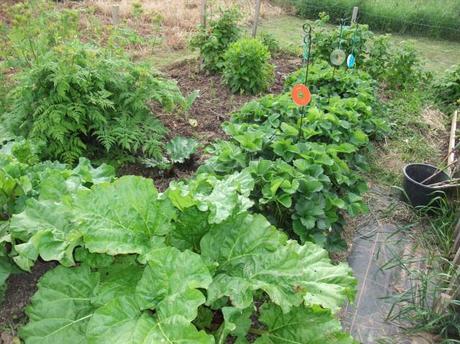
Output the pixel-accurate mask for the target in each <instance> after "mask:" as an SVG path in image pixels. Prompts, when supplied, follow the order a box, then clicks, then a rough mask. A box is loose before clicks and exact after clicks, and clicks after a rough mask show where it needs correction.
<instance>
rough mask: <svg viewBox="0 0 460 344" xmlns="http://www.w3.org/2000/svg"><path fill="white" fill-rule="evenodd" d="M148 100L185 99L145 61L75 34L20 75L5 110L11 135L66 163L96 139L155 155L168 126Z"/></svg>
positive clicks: (103, 144) (176, 101) (174, 101)
mask: <svg viewBox="0 0 460 344" xmlns="http://www.w3.org/2000/svg"><path fill="white" fill-rule="evenodd" d="M148 101H156V102H158V103H160V104H161V105H162V106H164V107H165V108H167V109H172V108H173V107H174V106H175V105H176V104H179V103H183V102H184V98H183V97H182V95H181V93H180V91H179V89H178V88H177V86H176V85H175V84H174V83H172V82H170V81H167V80H164V79H162V78H160V77H159V76H157V75H155V74H154V73H152V71H151V70H150V69H149V68H148V67H147V66H145V65H138V64H134V63H132V62H130V61H129V60H128V59H125V58H123V57H117V56H113V55H111V54H110V53H107V52H105V51H103V50H100V49H96V48H94V47H91V46H88V45H83V44H81V43H80V42H77V41H76V42H71V43H68V44H66V45H63V46H57V47H55V48H54V49H52V50H51V51H49V52H48V53H46V54H44V55H43V56H40V57H39V58H38V59H37V61H36V62H35V63H34V64H33V65H32V66H31V68H29V69H26V70H25V71H24V72H23V73H21V74H20V76H19V79H18V85H17V87H16V88H15V89H14V91H13V94H12V106H11V108H12V110H11V112H10V113H9V114H8V116H9V119H10V120H12V121H13V124H12V125H13V129H14V131H15V133H16V134H20V135H22V136H24V137H27V138H30V139H33V140H36V141H39V142H41V143H43V144H44V145H43V151H42V152H41V155H42V156H43V157H45V158H53V159H62V160H63V161H65V162H69V163H71V162H74V161H75V160H77V159H78V157H80V156H83V155H86V153H87V152H88V149H89V148H90V147H93V146H94V144H95V143H96V145H95V146H96V147H98V146H99V147H104V148H105V149H106V150H107V151H110V150H117V149H118V150H121V151H124V152H128V153H137V152H142V153H144V154H145V155H146V156H152V157H155V156H159V155H161V140H162V138H163V135H164V134H165V132H166V129H165V128H164V126H163V125H162V124H161V123H160V121H159V120H157V119H156V118H155V117H154V116H153V114H152V112H151V110H150V108H149V106H148V104H147V102H148Z"/></svg>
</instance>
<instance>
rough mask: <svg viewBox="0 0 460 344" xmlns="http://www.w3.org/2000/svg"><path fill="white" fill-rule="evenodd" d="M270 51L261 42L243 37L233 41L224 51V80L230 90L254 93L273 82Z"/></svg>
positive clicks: (266, 87) (263, 89)
mask: <svg viewBox="0 0 460 344" xmlns="http://www.w3.org/2000/svg"><path fill="white" fill-rule="evenodd" d="M270 58H271V56H270V52H269V51H268V49H267V47H266V46H264V44H263V43H262V42H260V41H259V40H257V39H253V38H244V39H241V40H239V41H237V42H235V43H233V44H232V45H231V46H230V47H229V48H228V50H227V51H226V53H225V56H224V59H225V65H224V70H223V73H224V80H225V83H226V84H227V85H228V86H229V87H230V89H231V90H232V92H235V93H236V92H240V93H251V94H255V93H258V92H261V91H265V90H266V89H268V87H269V86H270V84H271V83H272V82H273V65H272V64H270Z"/></svg>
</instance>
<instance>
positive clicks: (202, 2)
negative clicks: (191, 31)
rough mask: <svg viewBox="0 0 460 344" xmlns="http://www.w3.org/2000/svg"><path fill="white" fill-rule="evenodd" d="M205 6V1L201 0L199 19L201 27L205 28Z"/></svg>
mask: <svg viewBox="0 0 460 344" xmlns="http://www.w3.org/2000/svg"><path fill="white" fill-rule="evenodd" d="M206 6H207V0H201V7H200V18H201V26H202V27H204V28H205V27H206Z"/></svg>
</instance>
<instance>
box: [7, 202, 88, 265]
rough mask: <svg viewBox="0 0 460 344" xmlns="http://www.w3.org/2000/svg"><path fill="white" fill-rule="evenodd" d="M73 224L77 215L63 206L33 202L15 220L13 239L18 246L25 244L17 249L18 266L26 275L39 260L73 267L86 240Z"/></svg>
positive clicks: (12, 225)
mask: <svg viewBox="0 0 460 344" xmlns="http://www.w3.org/2000/svg"><path fill="white" fill-rule="evenodd" d="M73 220H74V213H73V211H72V210H70V208H68V207H67V206H65V205H63V204H61V203H56V202H52V201H37V200H35V199H30V200H29V202H28V204H27V207H26V208H25V210H24V211H23V212H22V213H20V214H17V215H14V216H13V217H12V219H11V224H10V233H11V236H12V237H13V238H14V239H15V242H21V241H22V242H23V243H18V244H16V245H14V249H15V250H16V252H17V253H18V256H16V257H14V260H15V262H16V263H17V264H18V265H19V267H20V268H21V269H23V270H26V271H29V270H30V267H31V266H33V264H34V262H35V261H36V260H37V258H38V256H41V257H42V258H43V259H44V260H46V261H50V260H57V261H59V262H60V263H61V264H62V265H64V266H71V265H73V264H74V260H73V249H74V248H75V247H76V246H77V245H79V244H80V243H81V237H82V234H81V232H80V231H79V230H78V229H76V228H75V225H74V223H73Z"/></svg>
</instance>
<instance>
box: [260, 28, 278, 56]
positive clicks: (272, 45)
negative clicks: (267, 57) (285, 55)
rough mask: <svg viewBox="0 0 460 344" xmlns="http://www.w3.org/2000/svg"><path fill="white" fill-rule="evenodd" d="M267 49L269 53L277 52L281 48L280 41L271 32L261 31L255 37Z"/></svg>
mask: <svg viewBox="0 0 460 344" xmlns="http://www.w3.org/2000/svg"><path fill="white" fill-rule="evenodd" d="M257 38H258V39H259V40H260V41H261V42H262V43H263V44H264V45H265V46H266V47H267V49H268V51H269V52H270V53H271V54H276V53H279V52H280V50H281V47H280V43H279V42H278V40H277V39H276V38H275V36H273V35H272V34H270V33H268V32H261V33H260V34H259V35H258V37H257Z"/></svg>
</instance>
